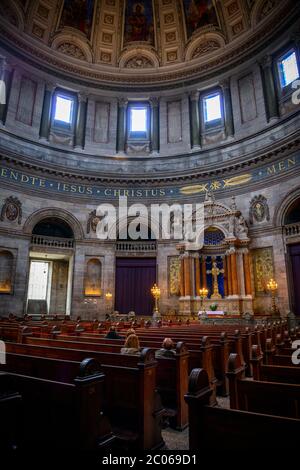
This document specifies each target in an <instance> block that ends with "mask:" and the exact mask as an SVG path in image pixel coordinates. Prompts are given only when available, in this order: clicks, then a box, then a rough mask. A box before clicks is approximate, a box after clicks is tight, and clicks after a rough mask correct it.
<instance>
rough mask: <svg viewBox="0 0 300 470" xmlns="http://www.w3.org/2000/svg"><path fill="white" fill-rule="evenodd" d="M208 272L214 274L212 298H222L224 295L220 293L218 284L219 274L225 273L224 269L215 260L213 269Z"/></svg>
mask: <svg viewBox="0 0 300 470" xmlns="http://www.w3.org/2000/svg"><path fill="white" fill-rule="evenodd" d="M206 273H207V274H212V277H213V294H212V296H211V299H213V300H214V299H221V298H222V296H221V294H220V293H219V286H218V276H219V274H221V273H224V269H219V268H218V266H217V262H216V261H215V260H213V262H212V268H211V270H208V271H206Z"/></svg>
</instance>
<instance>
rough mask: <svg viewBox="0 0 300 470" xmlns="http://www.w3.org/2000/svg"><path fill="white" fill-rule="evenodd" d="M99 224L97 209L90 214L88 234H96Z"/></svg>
mask: <svg viewBox="0 0 300 470" xmlns="http://www.w3.org/2000/svg"><path fill="white" fill-rule="evenodd" d="M98 222H100V217H98V216H97V215H96V209H95V210H93V211H92V212H91V213H90V214H89V218H88V221H87V227H86V231H87V233H90V231H91V230H92V232H94V233H96V230H97V225H98Z"/></svg>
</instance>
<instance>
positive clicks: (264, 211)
mask: <svg viewBox="0 0 300 470" xmlns="http://www.w3.org/2000/svg"><path fill="white" fill-rule="evenodd" d="M264 220H267V221H269V220H270V210H269V206H268V203H267V199H266V198H265V197H264V196H262V195H261V194H260V195H259V196H255V197H254V198H253V199H252V201H251V202H250V210H249V221H250V224H251V225H253V223H254V222H263V221H264Z"/></svg>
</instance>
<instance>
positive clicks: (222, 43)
mask: <svg viewBox="0 0 300 470" xmlns="http://www.w3.org/2000/svg"><path fill="white" fill-rule="evenodd" d="M299 7H300V5H299V3H298V2H294V1H291V0H285V1H278V0H252V1H251V0H222V1H221V0H177V1H175V0H147V1H146V0H143V1H136V0H124V1H120V0H26V1H20V0H10V1H8V0H2V1H1V4H0V11H1V15H0V37H1V43H0V71H1V77H2V78H3V80H2V82H1V84H2V85H1V86H2V88H1V90H0V94H1V95H3V93H4V95H5V93H6V98H7V99H6V103H5V104H1V105H0V126H1V128H0V131H1V133H0V140H1V142H0V143H1V148H2V150H3V158H5V159H8V158H9V161H10V162H12V163H13V164H15V163H16V162H17V164H18V165H23V166H24V165H25V167H23V168H22V172H20V173H18V175H19V176H18V177H20V178H21V179H22V178H23V180H22V181H21V182H22V183H25V184H27V183H28V181H31V180H30V178H31V177H34V173H35V172H37V173H38V174H40V172H41V171H43V172H47V173H48V176H49V178H48V177H47V180H46V183H45V184H47V186H48V187H49V188H50V189H51V191H52V190H53V189H54V188H56V187H58V188H61V186H60V184H59V178H60V177H61V175H62V173H63V172H66V173H65V175H68V176H69V177H70V178H71V186H72V188H77V187H80V181H77V179H82V183H83V186H84V187H85V188H90V191H91V193H92V194H95V195H96V196H97V197H98V194H99V197H100V196H101V195H102V194H103V189H102V188H98V186H97V184H98V182H99V181H100V182H101V181H102V180H103V181H111V178H114V179H115V181H126V182H127V184H128V187H129V189H130V190H131V189H132V190H134V193H135V191H136V190H137V188H135V184H136V182H137V181H138V182H139V183H140V184H141V188H140V189H141V191H142V192H143V191H147V188H146V186H147V184H149V182H150V181H154V182H159V183H162V181H163V180H164V178H165V183H167V184H168V183H170V182H171V181H172V182H175V181H176V183H175V184H174V185H173V183H172V186H171V187H166V186H163V187H164V190H163V192H164V195H165V194H170V196H172V194H180V195H183V196H184V197H195V198H196V197H197V195H199V194H204V193H205V191H206V190H207V189H208V188H210V189H212V190H214V191H220V192H221V191H227V190H231V189H232V188H237V187H246V186H247V185H249V184H251V185H253V186H254V185H256V184H257V183H258V182H259V181H260V180H262V179H264V178H270V177H272V174H273V173H272V172H271V173H270V171H269V165H270V162H272V160H274V159H276V158H277V159H278V158H279V157H280V155H282V156H283V157H284V158H287V160H285V163H284V164H281V166H280V171H287V172H288V171H289V170H290V168H291V165H292V164H291V162H290V161H289V160H288V158H289V154H290V153H291V152H292V151H294V150H295V149H296V148H297V145H298V140H297V138H296V139H295V138H294V136H295V135H297V131H298V124H297V118H298V110H299V105H297V103H296V104H295V103H294V102H293V101H292V96H293V89H292V84H293V81H294V80H295V79H297V75H298V68H299V67H298V65H297V64H298V63H299V47H298V45H299ZM293 158H294V160H293V162H294V161H295V163H293V164H294V165H298V156H295V157H293ZM26 165H28V167H26ZM276 168H277V167H276ZM51 171H53V173H52V174H50V172H51ZM274 171H275V170H274ZM8 174H10V173H8ZM22 175H23V176H22ZM57 176H58V177H59V178H58V179H57ZM27 178H28V180H27ZM89 182H92V183H93V184H91V185H90V184H89ZM35 183H36V182H35ZM35 183H34V184H35ZM163 184H164V183H163ZM144 185H146V186H144ZM59 190H60V189H59ZM153 190H154V195H155V194H158V193H159V190H158V188H156V187H155V188H153ZM97 191H99V193H98V192H97ZM74 192H76V191H75V189H74ZM107 194H108V195H111V194H113V193H111V192H110V190H108V193H107Z"/></svg>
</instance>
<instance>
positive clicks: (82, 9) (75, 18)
mask: <svg viewBox="0 0 300 470" xmlns="http://www.w3.org/2000/svg"><path fill="white" fill-rule="evenodd" d="M94 6H95V1H94V0H64V2H63V8H62V13H61V17H60V24H59V27H60V28H63V27H65V26H69V27H71V28H75V29H78V30H79V31H81V32H82V33H84V34H86V36H87V37H88V38H90V36H91V32H92V26H93V16H94Z"/></svg>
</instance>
